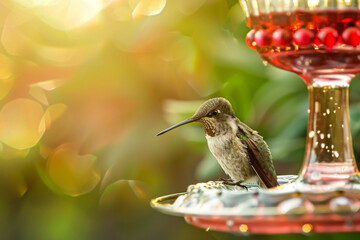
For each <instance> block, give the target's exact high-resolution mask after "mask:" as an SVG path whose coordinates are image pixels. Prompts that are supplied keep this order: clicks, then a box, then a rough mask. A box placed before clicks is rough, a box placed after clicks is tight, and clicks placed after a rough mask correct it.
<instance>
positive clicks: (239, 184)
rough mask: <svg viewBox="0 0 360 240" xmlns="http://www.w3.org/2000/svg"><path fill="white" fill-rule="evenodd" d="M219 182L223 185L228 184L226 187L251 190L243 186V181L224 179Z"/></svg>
mask: <svg viewBox="0 0 360 240" xmlns="http://www.w3.org/2000/svg"><path fill="white" fill-rule="evenodd" d="M219 181H222V182H223V184H226V185H231V186H239V187H242V188H245V189H246V190H249V189H248V187H247V186H245V185H242V184H241V183H242V182H243V181H236V182H234V181H233V180H231V179H224V178H219Z"/></svg>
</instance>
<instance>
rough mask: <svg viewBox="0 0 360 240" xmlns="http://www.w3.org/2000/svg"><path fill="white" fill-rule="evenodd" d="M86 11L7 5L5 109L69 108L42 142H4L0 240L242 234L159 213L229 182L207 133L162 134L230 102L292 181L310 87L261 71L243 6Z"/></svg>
mask: <svg viewBox="0 0 360 240" xmlns="http://www.w3.org/2000/svg"><path fill="white" fill-rule="evenodd" d="M58 2H67V3H69V4H68V5H67V7H69V11H68V12H67V14H69V15H66V16H62V15H61V14H58V11H59V12H61V11H60V10H62V8H61V9H60V8H57V7H56V4H58ZM84 2H86V1H81V0H67V1H55V0H54V1H23V0H6V1H2V2H1V3H0V24H1V25H0V26H1V29H2V33H1V47H0V51H1V54H2V55H1V56H4V57H2V58H0V61H1V63H2V69H1V70H3V71H2V72H0V73H1V74H0V75H1V76H0V80H1V81H0V84H1V89H2V90H1V91H0V99H1V103H0V105H1V107H4V106H6V105H7V103H9V102H11V101H13V100H16V99H22V98H26V99H32V103H34V102H36V103H38V104H39V103H41V106H42V108H43V110H44V111H45V110H47V109H49V108H48V106H50V105H52V104H59V103H61V104H62V105H56V106H58V107H59V106H66V110H64V109H63V108H61V111H59V109H60V108H52V111H54V110H57V111H54V112H50V113H51V114H50V113H49V114H50V116H51V121H50V120H49V119H48V118H47V117H44V118H43V119H45V120H44V121H45V122H46V124H45V125H44V122H42V125H41V126H42V127H43V128H42V129H41V130H42V132H41V134H37V135H36V136H35V137H36V139H37V140H38V142H37V144H35V145H31V146H30V145H29V146H28V147H27V148H26V149H16V148H12V147H11V146H8V145H6V144H2V145H0V152H1V155H0V239H36V240H42V239H44V240H49V239H50V240H52V239H54V240H56V239H59V240H60V239H74V240H82V239H84V240H85V239H87V240H88V239H139V240H140V239H174V240H177V239H179V240H180V239H199V240H200V239H221V240H223V239H238V238H240V237H239V236H234V235H231V234H225V233H217V232H211V231H210V232H205V230H202V229H197V228H195V227H193V226H190V225H187V224H186V223H185V221H184V220H183V219H181V218H177V217H172V216H167V215H163V214H160V213H158V212H156V211H155V210H153V209H151V208H150V206H149V201H150V199H152V198H155V197H158V196H161V195H165V194H170V193H174V192H182V191H184V190H185V189H186V187H187V186H188V185H189V184H192V183H195V182H199V181H203V180H204V181H207V180H213V179H217V178H218V177H219V176H223V173H222V170H221V169H220V167H219V166H218V165H217V163H216V161H215V159H213V157H212V155H211V154H209V151H208V149H207V146H206V142H205V138H204V135H203V133H202V129H201V127H200V126H198V125H196V124H193V125H189V126H187V127H184V128H182V129H181V130H176V131H173V132H172V133H171V134H170V133H169V135H166V136H162V137H155V134H156V133H157V132H158V131H160V130H162V129H164V128H166V127H168V126H169V125H171V124H173V123H175V122H178V121H180V120H183V119H185V118H186V117H188V116H190V115H191V114H192V113H193V112H194V111H195V110H196V108H197V107H198V106H199V105H200V104H201V102H203V101H204V100H205V99H208V98H210V97H215V96H222V97H225V98H227V99H229V101H230V102H231V103H232V104H233V107H234V110H235V112H236V114H237V116H238V117H239V118H240V119H241V120H242V121H243V122H245V123H247V124H248V125H249V126H251V127H252V128H254V129H256V130H258V131H259V132H260V134H261V135H263V136H264V138H265V139H266V140H267V142H268V143H269V145H270V148H271V150H272V153H273V157H274V161H275V166H276V169H277V171H278V173H279V174H296V173H297V171H298V170H299V168H300V166H301V163H302V158H303V154H304V147H305V134H306V122H307V121H306V120H307V92H306V86H305V84H304V83H303V82H302V80H301V79H300V78H299V77H298V76H296V75H294V74H292V73H288V72H285V71H282V70H279V69H275V68H274V67H272V66H264V64H263V62H262V61H261V60H260V58H259V57H258V56H257V54H256V52H255V51H253V50H250V49H248V48H247V46H246V44H245V40H244V39H245V35H246V33H247V31H248V28H247V27H246V24H245V21H244V15H243V13H242V10H241V8H240V5H239V4H238V2H237V1H235V0H227V1H223V0H197V1H193V0H168V1H154V2H155V5H154V6H152V5H146V4H147V3H149V2H151V0H147V1H145V0H143V1H140V0H128V1H125V0H114V1H97V0H93V1H90V2H89V4H90V5H86V4H85V5H81V4H84ZM141 2H143V3H141ZM70 3H74V4H70ZM75 3H76V4H75ZM105 3H106V4H105ZM164 3H165V5H164ZM36 4H38V5H36ZM52 4H53V5H52ZM77 4H80V5H77ZM91 4H93V5H91ZM102 4H103V5H102ZM141 4H142V5H141ZM74 6H77V8H74V9H72V8H71V7H74ZM79 6H80V7H79ZM84 6H87V7H84ZM89 6H91V7H89ZM94 6H96V8H95V7H94ZM99 6H101V7H99ZM139 6H142V7H139ZM144 6H145V7H144ZM146 6H148V7H146ZM149 6H150V7H149ZM151 6H152V7H151ZM81 7H82V8H81ZM94 9H96V10H97V11H96V12H92V11H94ZM139 9H140V10H139ZM70 10H73V12H72V11H70ZM52 11H53V12H52ZM86 11H88V13H89V14H88V15H86V14H85V15H82V14H84V13H86ZM74 13H75V14H74ZM90 13H91V14H90ZM71 14H72V15H71ZM84 19H87V21H85V22H84ZM4 59H5V60H4ZM9 62H10V63H11V64H10V65H11V68H9V69H10V70H9V69H5V67H4V66H7V65H6V64H9ZM4 63H6V64H4ZM10 65H9V66H10ZM4 69H5V70H4ZM9 72H10V77H9V76H7V77H8V78H6V77H4V76H5V75H7V74H8V73H9ZM2 77H4V78H2ZM53 79H61V86H60V87H54V88H51V90H49V88H45V91H43V90H44V83H46V84H48V83H49V82H46V81H51V82H50V83H51V84H54V83H58V82H57V81H56V82H52V80H53ZM39 87H40V88H42V89H43V90H41V91H39V90H31V91H30V90H29V89H34V88H35V89H37V88H39ZM359 87H360V81H358V80H357V79H355V80H354V81H353V83H352V86H351V93H350V105H351V107H350V109H351V120H352V132H353V141H354V150H355V155H356V156H358V158H360V120H359V119H360V105H359V101H360V91H358V89H359ZM7 89H8V90H7ZM46 89H47V90H46ZM36 106H38V105H36ZM20 107H21V106H20ZM63 111H64V112H63ZM30 115H31V114H30ZM44 116H46V115H45V114H44ZM41 117H42V116H40V118H39V119H42V118H41ZM55 119H56V120H55ZM15 127H16V125H15ZM15 127H14V128H15ZM21 137H22V135H21V134H20V135H19V136H18V139H19V141H21V140H22V138H21ZM36 139H35V140H36ZM67 144H68V145H67ZM84 189H85V190H84ZM339 236H340V235H336V234H331V235H313V236H301V235H284V236H248V237H247V238H249V239H289V238H290V239H300V238H301V239H302V238H313V239H336V238H338V237H339ZM355 236H357V235H356V234H344V235H341V238H354V237H355Z"/></svg>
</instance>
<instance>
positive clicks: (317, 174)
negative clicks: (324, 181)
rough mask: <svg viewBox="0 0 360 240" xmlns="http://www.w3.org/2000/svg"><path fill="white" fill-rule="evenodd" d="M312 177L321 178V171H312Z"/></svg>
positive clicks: (313, 178)
mask: <svg viewBox="0 0 360 240" xmlns="http://www.w3.org/2000/svg"><path fill="white" fill-rule="evenodd" d="M310 177H311V179H312V180H319V179H320V178H321V173H320V172H318V171H314V172H312V173H311V176H310Z"/></svg>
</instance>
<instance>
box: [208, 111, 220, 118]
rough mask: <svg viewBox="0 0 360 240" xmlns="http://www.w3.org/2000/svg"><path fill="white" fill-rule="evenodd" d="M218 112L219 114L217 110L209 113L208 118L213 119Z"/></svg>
mask: <svg viewBox="0 0 360 240" xmlns="http://www.w3.org/2000/svg"><path fill="white" fill-rule="evenodd" d="M219 112H220V111H219V110H214V111H211V112H210V113H209V114H208V117H214V116H216V115H218V114H219Z"/></svg>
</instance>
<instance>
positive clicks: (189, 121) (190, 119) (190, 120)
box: [156, 117, 198, 136]
mask: <svg viewBox="0 0 360 240" xmlns="http://www.w3.org/2000/svg"><path fill="white" fill-rule="evenodd" d="M197 120H198V119H197V118H193V117H191V118H189V119H186V120H184V121H182V122H179V123H178V124H175V125H174V126H171V127H169V128H167V129H165V130H163V131H161V132H159V133H158V134H157V135H156V136H160V135H162V134H164V133H167V132H168V131H170V130H173V129H174V128H177V127H180V126H182V125H185V124H188V123H192V122H195V121H197Z"/></svg>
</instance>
